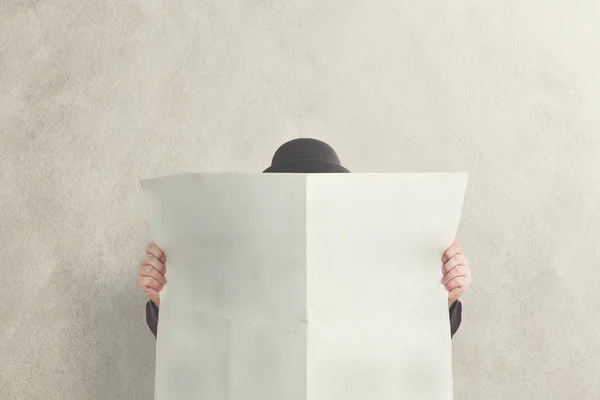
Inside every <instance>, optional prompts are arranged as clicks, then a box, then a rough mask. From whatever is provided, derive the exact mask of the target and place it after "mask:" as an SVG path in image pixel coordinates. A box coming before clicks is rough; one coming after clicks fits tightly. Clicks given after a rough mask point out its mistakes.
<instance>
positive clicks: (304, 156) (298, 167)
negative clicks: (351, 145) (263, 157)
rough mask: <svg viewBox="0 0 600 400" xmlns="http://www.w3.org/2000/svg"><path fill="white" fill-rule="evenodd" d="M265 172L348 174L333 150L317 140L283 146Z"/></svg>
mask: <svg viewBox="0 0 600 400" xmlns="http://www.w3.org/2000/svg"><path fill="white" fill-rule="evenodd" d="M263 172H282V173H286V172H288V173H301V174H306V173H336V172H337V173H348V172H350V171H349V170H348V169H347V168H344V167H343V166H342V165H341V164H340V158H339V157H338V155H337V153H336V152H335V150H333V148H332V147H331V146H330V145H328V144H327V143H325V142H322V141H320V140H317V139H309V138H301V139H294V140H290V141H289V142H286V143H284V144H282V145H281V146H280V147H279V148H278V149H277V151H276V152H275V155H273V160H272V161H271V166H270V167H269V168H267V169H265V170H264V171H263Z"/></svg>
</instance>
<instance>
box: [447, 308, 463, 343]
mask: <svg viewBox="0 0 600 400" xmlns="http://www.w3.org/2000/svg"><path fill="white" fill-rule="evenodd" d="M449 311H450V337H453V336H454V334H455V333H456V331H457V330H458V328H459V327H460V322H461V320H462V303H461V302H460V301H458V300H456V301H455V302H454V303H452V305H451V306H450V310H449Z"/></svg>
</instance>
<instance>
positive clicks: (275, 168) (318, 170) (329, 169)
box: [263, 160, 350, 174]
mask: <svg viewBox="0 0 600 400" xmlns="http://www.w3.org/2000/svg"><path fill="white" fill-rule="evenodd" d="M263 172H267V173H269V172H279V173H293V174H332V173H349V172H350V171H349V170H348V169H347V168H345V167H343V166H341V165H339V164H335V163H331V162H327V161H322V160H297V161H291V162H286V163H282V164H278V165H271V166H270V167H269V168H267V169H265V170H264V171H263Z"/></svg>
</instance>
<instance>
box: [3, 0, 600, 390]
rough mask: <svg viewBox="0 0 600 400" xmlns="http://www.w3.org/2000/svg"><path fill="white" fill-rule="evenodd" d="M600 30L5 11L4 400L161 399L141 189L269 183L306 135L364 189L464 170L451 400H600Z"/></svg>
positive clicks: (187, 13)
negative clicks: (244, 174)
mask: <svg viewBox="0 0 600 400" xmlns="http://www.w3.org/2000/svg"><path fill="white" fill-rule="evenodd" d="M284 4H285V5H284ZM599 20H600V3H598V2H597V1H595V0H590V1H584V0H579V1H577V2H568V1H553V0H550V1H533V0H525V1H503V2H496V1H494V2H481V1H458V2H457V1H454V2H442V1H433V2H431V1H429V2H423V1H407V0H405V1H391V0H389V1H383V0H380V1H377V2H373V1H367V0H362V1H341V0H339V1H320V2H317V1H303V2H301V1H289V2H274V1H273V2H266V1H263V2H249V1H223V0H220V1H216V0H213V1H203V2H200V1H191V0H178V1H164V2H161V1H158V0H145V1H122V2H109V1H99V0H88V1H71V2H66V1H64V0H63V1H48V0H38V1H27V2H26V1H11V0H8V1H7V0H5V1H2V2H0V135H1V136H0V167H1V173H0V188H1V191H0V224H1V229H0V231H1V236H0V245H1V253H0V255H1V257H2V262H1V263H0V272H1V277H2V280H1V281H2V282H1V299H2V300H1V305H0V360H1V361H0V398H2V399H28V400H29V399H44V400H51V399H60V400H80V399H98V400H106V399H110V400H113V399H127V400H134V399H150V398H152V393H153V368H154V366H153V363H154V338H153V337H152V336H151V334H150V333H149V332H148V331H147V329H146V327H145V322H144V297H143V295H142V294H141V293H140V291H139V290H138V289H137V288H136V286H135V282H134V272H135V267H136V263H137V260H138V259H139V258H140V257H141V255H142V253H143V250H144V244H145V243H146V242H147V241H148V240H149V239H150V238H149V235H148V230H147V225H146V222H145V218H144V210H143V207H142V203H141V197H140V189H139V186H138V182H137V180H138V179H139V178H144V177H151V176H156V175H166V174H171V173H177V172H185V171H206V172H216V171H258V170H261V168H264V167H265V166H266V164H268V161H269V158H270V156H271V154H272V152H273V151H274V150H275V148H276V147H277V146H278V145H279V144H281V143H282V142H283V141H285V140H287V139H291V138H294V137H299V136H313V137H317V138H320V139H323V140H326V141H328V142H330V143H331V144H332V145H334V147H335V148H336V149H337V150H338V152H339V153H340V156H341V158H342V161H343V162H344V163H345V164H346V165H348V166H349V167H350V168H351V169H352V170H353V171H356V172H414V171H463V170H467V171H469V172H470V173H471V179H470V182H469V184H470V186H469V190H468V194H467V200H466V204H465V212H464V215H463V220H462V223H461V229H460V234H459V242H460V243H461V244H462V245H463V247H464V248H465V250H466V252H467V256H468V257H469V258H470V259H471V262H472V264H473V265H472V269H473V273H474V283H473V285H472V288H471V289H470V291H469V293H468V294H466V295H465V297H464V305H465V307H464V320H463V327H462V328H461V330H460V331H459V333H458V334H457V335H456V336H455V338H454V341H453V342H454V360H455V361H454V365H455V368H454V374H455V388H456V389H455V392H456V394H455V398H456V399H457V400H459V399H460V400H462V399H473V400H481V399H486V400H506V399H527V400H536V399H540V400H541V399H544V400H545V399H561V400H562V399H592V398H599V397H600V394H599V393H600V383H599V380H600V378H599V376H600V362H599V361H598V360H600V357H599V356H598V354H599V353H600V341H599V340H598V338H599V337H600V296H598V295H597V293H598V289H597V288H598V283H597V282H598V281H599V278H600V272H598V271H599V268H600V265H598V264H599V263H598V261H599V257H598V249H599V248H600V246H599V245H598V241H597V240H598V239H597V238H598V233H599V231H598V230H599V226H600V214H599V213H598V204H599V200H600V192H599V191H600V167H599V166H598V164H595V163H594V158H596V157H598V155H599V154H600V132H599V131H598V127H599V122H600V111H599V110H600V106H599V104H600V74H599V73H598V71H599V70H600V68H599V67H600V63H599V62H600V41H598V39H597V38H598V37H600V25H599V24H598V21H599ZM594 211H596V212H594Z"/></svg>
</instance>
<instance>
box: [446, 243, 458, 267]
mask: <svg viewBox="0 0 600 400" xmlns="http://www.w3.org/2000/svg"><path fill="white" fill-rule="evenodd" d="M461 253H462V250H461V248H460V246H459V245H457V244H456V243H452V245H451V246H450V247H448V248H447V249H446V251H444V254H442V262H443V263H445V262H446V261H448V260H449V259H450V258H452V257H453V256H454V255H455V254H461Z"/></svg>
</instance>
